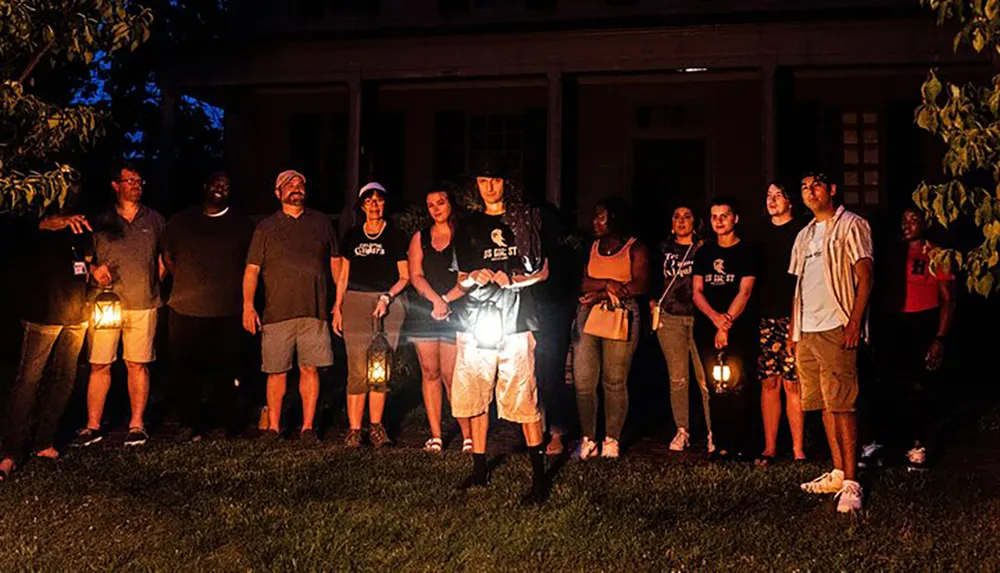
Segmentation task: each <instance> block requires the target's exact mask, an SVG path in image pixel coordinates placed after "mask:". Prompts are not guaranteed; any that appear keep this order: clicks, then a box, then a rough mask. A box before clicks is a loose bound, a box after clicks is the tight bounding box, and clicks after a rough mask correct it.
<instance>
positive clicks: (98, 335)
mask: <svg viewBox="0 0 1000 573" xmlns="http://www.w3.org/2000/svg"><path fill="white" fill-rule="evenodd" d="M156 317H157V309H155V308H148V309H145V310H123V311H122V327H121V328H120V329H115V330H103V329H97V328H91V329H90V363H91V364H113V363H114V362H115V361H116V360H118V341H119V340H120V341H121V344H122V357H123V358H124V359H125V361H126V362H132V363H135V364H148V363H150V362H153V361H154V360H156V349H155V348H154V347H153V342H154V340H155V338H156Z"/></svg>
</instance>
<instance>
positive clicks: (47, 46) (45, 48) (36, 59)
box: [17, 38, 56, 84]
mask: <svg viewBox="0 0 1000 573" xmlns="http://www.w3.org/2000/svg"><path fill="white" fill-rule="evenodd" d="M55 44H56V40H55V38H53V39H51V40H49V43H47V44H45V46H43V47H42V49H41V50H39V51H38V53H36V54H35V56H34V57H33V58H31V61H30V62H28V67H26V68H25V69H24V71H23V72H21V75H20V77H18V78H17V83H21V84H23V83H24V80H26V79H28V76H29V75H30V74H31V72H32V70H34V69H35V66H37V65H38V62H40V61H42V58H43V57H44V56H45V53H46V52H48V51H49V50H51V49H52V46H54V45H55Z"/></svg>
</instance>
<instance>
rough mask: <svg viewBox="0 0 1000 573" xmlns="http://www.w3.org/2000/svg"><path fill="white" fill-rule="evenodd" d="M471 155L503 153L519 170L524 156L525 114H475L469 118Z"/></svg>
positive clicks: (512, 166) (505, 159) (510, 163)
mask: <svg viewBox="0 0 1000 573" xmlns="http://www.w3.org/2000/svg"><path fill="white" fill-rule="evenodd" d="M468 142H469V155H470V156H473V157H474V156H477V155H481V154H484V153H490V154H494V153H495V154H499V155H502V156H503V158H504V161H505V162H506V163H507V164H508V166H509V167H510V168H512V169H517V170H519V169H520V168H521V166H522V162H523V158H524V116H523V115H520V114H516V115H474V116H472V117H470V118H469V139H468Z"/></svg>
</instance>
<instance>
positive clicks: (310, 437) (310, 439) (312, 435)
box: [299, 429, 319, 445]
mask: <svg viewBox="0 0 1000 573" xmlns="http://www.w3.org/2000/svg"><path fill="white" fill-rule="evenodd" d="M299 441H300V442H302V443H303V444H305V445H313V444H318V443H319V434H317V433H316V430H313V429H309V430H302V433H300V434H299Z"/></svg>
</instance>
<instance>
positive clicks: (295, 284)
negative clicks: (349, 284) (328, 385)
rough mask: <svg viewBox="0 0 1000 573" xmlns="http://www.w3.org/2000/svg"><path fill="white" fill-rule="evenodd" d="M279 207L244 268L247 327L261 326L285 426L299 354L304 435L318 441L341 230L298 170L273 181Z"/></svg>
mask: <svg viewBox="0 0 1000 573" xmlns="http://www.w3.org/2000/svg"><path fill="white" fill-rule="evenodd" d="M274 194H275V196H277V198H278V200H279V201H281V209H280V210H279V211H278V212H276V213H275V214H273V215H271V216H270V217H268V218H266V219H264V220H263V221H261V222H260V223H259V224H258V225H257V229H256V231H254V234H253V239H252V241H251V242H250V251H249V253H248V254H247V266H246V270H245V272H244V274H243V328H245V329H246V330H247V331H248V332H250V333H251V334H256V333H257V331H258V330H260V331H261V332H262V336H263V339H262V342H261V355H262V364H261V370H263V371H264V372H265V373H267V375H268V377H267V406H268V416H269V420H268V429H267V431H266V432H265V434H264V436H265V437H266V438H268V439H276V438H277V437H278V436H279V432H280V422H281V402H282V400H283V398H284V396H285V386H286V379H287V375H288V371H289V370H291V369H292V356H293V355H295V356H297V358H298V360H297V361H298V366H299V394H300V395H301V396H302V429H301V434H300V439H301V440H302V441H303V442H304V443H314V442H316V441H318V439H319V437H318V435H317V433H316V430H315V428H314V427H313V422H314V418H315V417H316V403H317V401H318V399H319V370H318V369H319V368H323V367H326V366H330V365H331V364H333V348H332V346H331V341H330V326H329V324H328V323H327V321H326V317H327V313H328V312H329V310H330V305H329V302H328V301H327V291H328V287H329V282H328V281H329V280H330V279H331V278H332V277H336V276H337V273H338V272H339V270H340V259H339V256H338V255H337V247H336V235H335V233H334V230H333V225H332V224H331V223H330V220H329V219H328V218H327V217H326V216H325V215H324V214H322V213H320V212H318V211H314V210H312V209H308V208H306V207H305V199H306V178H305V176H304V175H302V174H301V173H299V172H298V171H291V170H289V171H283V172H282V173H281V174H279V175H278V178H277V180H276V181H275V184H274ZM261 275H263V278H264V293H265V298H266V301H265V305H264V316H263V319H262V318H261V317H260V316H258V314H257V310H256V309H255V308H254V295H255V294H256V292H257V281H258V278H259V277H260V276H261Z"/></svg>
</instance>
